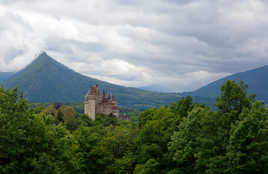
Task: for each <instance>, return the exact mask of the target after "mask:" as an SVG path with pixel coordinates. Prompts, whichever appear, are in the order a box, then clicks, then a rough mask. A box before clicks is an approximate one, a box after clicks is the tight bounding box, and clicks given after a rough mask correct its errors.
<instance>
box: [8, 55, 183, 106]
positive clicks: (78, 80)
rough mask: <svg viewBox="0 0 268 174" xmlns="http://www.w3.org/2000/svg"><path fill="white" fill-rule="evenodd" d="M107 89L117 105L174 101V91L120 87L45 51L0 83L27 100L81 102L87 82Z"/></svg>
mask: <svg viewBox="0 0 268 174" xmlns="http://www.w3.org/2000/svg"><path fill="white" fill-rule="evenodd" d="M95 84H98V85H99V86H100V88H101V89H102V88H105V89H108V90H111V91H112V93H113V95H114V96H115V97H116V99H117V100H118V102H119V105H120V106H124V107H132V108H148V107H157V106H160V105H166V104H169V103H171V102H175V101H176V100H177V99H178V97H179V96H178V94H175V93H159V92H151V91H145V90H142V89H137V88H131V87H123V86H120V85H114V84H111V83H107V82H104V81H101V80H97V79H94V78H90V77H87V76H84V75H81V74H79V73H77V72H75V71H73V70H71V69H69V68H68V67H66V66H64V65H63V64H61V63H59V62H57V61H56V60H54V59H53V58H51V57H50V56H48V55H47V54H46V53H45V52H43V53H42V54H40V55H39V56H38V57H37V58H36V59H35V60H34V61H33V62H32V63H31V64H30V65H28V66H27V67H26V68H24V69H23V70H21V71H19V72H17V73H16V74H14V75H13V76H12V77H10V78H9V79H7V80H6V81H5V82H4V83H3V85H4V87H7V88H14V87H16V86H18V87H19V89H21V90H23V91H24V96H25V97H26V98H27V99H28V100H29V101H31V102H83V101H84V96H85V94H86V93H87V91H88V90H89V88H90V86H93V85H95Z"/></svg>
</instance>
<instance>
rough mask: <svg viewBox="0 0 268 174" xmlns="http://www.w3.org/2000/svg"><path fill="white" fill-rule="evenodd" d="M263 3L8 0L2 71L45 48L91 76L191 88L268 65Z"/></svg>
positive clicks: (267, 6)
mask: <svg viewBox="0 0 268 174" xmlns="http://www.w3.org/2000/svg"><path fill="white" fill-rule="evenodd" d="M267 15H268V3H267V2H265V1H263V0H243V1H232V0H215V1H210V0H202V1H201V0H187V1H186V0H166V1H163V0H154V1H151V0H148V1H142V0H129V1H123V0H114V1H107V0H92V1H84V0H76V1H64V0H47V1H41V0H27V1H26V0H2V1H0V21H1V22H0V48H1V49H0V68H1V69H0V71H18V70H20V69H22V68H23V67H25V66H26V65H27V64H29V63H30V62H31V61H32V60H33V59H34V58H35V57H36V56H37V55H38V54H39V53H40V52H41V51H43V50H45V51H47V52H48V54H50V55H51V56H52V57H54V58H55V59H56V60H58V61H60V62H62V63H63V64H65V65H67V66H69V67H70V68H72V69H74V70H75V71H77V72H80V73H82V74H84V75H87V76H91V77H95V78H98V79H100V80H105V81H109V82H112V83H116V84H120V85H125V86H133V87H142V86H157V87H158V89H164V90H165V91H176V92H179V91H191V90H194V89H197V88H199V87H201V86H203V85H205V84H207V83H209V82H211V81H214V80H216V79H218V78H221V77H223V76H226V75H229V74H232V73H236V72H240V71H245V70H248V69H252V68H256V67H258V66H262V65H264V64H268V58H267V55H268V54H267V53H268V37H267V35H268V32H267V31H268V18H267Z"/></svg>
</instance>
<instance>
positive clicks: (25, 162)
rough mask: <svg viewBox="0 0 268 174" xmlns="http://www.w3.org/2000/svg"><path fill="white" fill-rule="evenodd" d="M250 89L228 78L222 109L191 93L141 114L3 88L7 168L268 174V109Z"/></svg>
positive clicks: (2, 142) (0, 166)
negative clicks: (125, 117) (80, 106)
mask: <svg viewBox="0 0 268 174" xmlns="http://www.w3.org/2000/svg"><path fill="white" fill-rule="evenodd" d="M247 89H248V87H247V85H246V84H244V83H242V82H241V83H236V82H235V81H226V83H225V84H224V85H223V86H222V87H221V93H220V95H219V96H218V98H217V100H216V102H215V108H216V109H214V108H213V109H211V108H210V107H207V106H205V105H203V104H198V103H193V100H192V98H191V97H183V98H181V99H180V100H178V101H177V102H176V103H172V104H170V105H169V106H162V107H160V108H151V109H148V110H145V111H143V112H141V113H139V115H138V120H134V119H133V120H131V121H122V120H118V119H117V118H116V117H114V116H112V115H110V116H104V115H98V116H97V118H96V120H95V121H92V120H90V119H88V117H87V116H86V115H84V114H79V113H75V111H73V110H72V109H71V108H68V107H65V108H64V107H63V108H61V109H58V108H60V107H56V109H58V110H53V108H50V110H51V112H47V111H48V108H32V107H31V106H30V104H29V103H28V102H27V100H26V99H25V98H24V97H23V94H21V95H18V89H13V90H10V89H3V88H0V173H4V174H9V173H27V174H28V173H30V174H51V173H53V174H54V173H55V174H61V173H65V174H66V173H67V174H68V173H79V174H84V173H89V174H90V173H94V174H98V173H100V174H110V173H111V174H113V173H116V174H123V173H126V174H128V173H129V174H132V173H134V174H151V173H160V174H166V173H168V174H193V173H194V174H204V173H208V174H214V173H215V174H221V173H222V174H229V173H230V174H247V173H248V174H252V173H259V174H266V173H268V119H267V118H268V115H267V111H268V110H267V107H266V106H265V104H264V102H263V101H258V100H256V98H255V95H249V94H248V93H247ZM65 113H68V114H69V115H70V116H69V117H66V115H65ZM70 118H72V119H70ZM70 120H71V121H70Z"/></svg>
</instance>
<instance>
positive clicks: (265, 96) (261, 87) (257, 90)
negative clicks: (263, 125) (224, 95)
mask: <svg viewBox="0 0 268 174" xmlns="http://www.w3.org/2000/svg"><path fill="white" fill-rule="evenodd" d="M267 74H268V65H266V66H263V67H260V68H257V69H253V70H249V71H245V72H241V73H236V74H233V75H230V76H227V77H224V78H222V79H219V80H217V81H214V82H212V83H210V84H208V85H206V86H204V87H202V88H200V89H198V90H196V91H194V92H191V93H188V95H191V96H200V97H210V98H212V99H213V98H214V99H215V98H216V97H217V96H218V95H219V94H220V88H221V86H222V85H223V84H224V83H225V82H226V81H227V80H234V81H236V82H240V81H243V82H245V83H246V84H248V85H249V88H248V93H250V94H256V95H257V99H259V100H264V103H266V104H267V103H268V93H267V89H268V81H267V80H266V79H267V78H266V75H267Z"/></svg>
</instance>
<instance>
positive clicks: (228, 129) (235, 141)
mask: <svg viewBox="0 0 268 174" xmlns="http://www.w3.org/2000/svg"><path fill="white" fill-rule="evenodd" d="M216 106H217V107H218V111H217V112H215V111H212V110H211V109H209V108H202V107H200V106H195V107H194V108H193V110H192V111H191V112H190V114H189V115H188V116H187V117H186V118H185V119H184V120H183V121H182V122H181V124H180V125H179V130H178V131H175V133H174V134H173V136H172V138H171V141H170V143H169V153H170V157H171V158H172V160H173V161H174V162H175V164H176V165H175V167H174V168H173V169H171V170H170V173H186V174H187V173H189V174H190V173H200V174H202V173H211V174H212V173H219V174H220V173H230V174H231V173H232V174H242V173H267V164H268V161H267V160H268V148H267V147H268V146H267V143H268V136H267V135H268V134H267V133H268V130H267V127H268V121H267V118H268V116H267V108H266V107H265V105H264V104H263V103H262V102H259V101H256V100H255V97H254V95H250V96H249V95H248V94H247V86H246V85H245V84H243V83H239V84H237V83H235V82H234V81H227V82H226V83H225V84H224V85H223V86H222V88H221V95H220V96H219V97H218V98H217V101H216Z"/></svg>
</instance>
